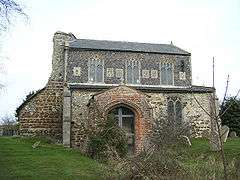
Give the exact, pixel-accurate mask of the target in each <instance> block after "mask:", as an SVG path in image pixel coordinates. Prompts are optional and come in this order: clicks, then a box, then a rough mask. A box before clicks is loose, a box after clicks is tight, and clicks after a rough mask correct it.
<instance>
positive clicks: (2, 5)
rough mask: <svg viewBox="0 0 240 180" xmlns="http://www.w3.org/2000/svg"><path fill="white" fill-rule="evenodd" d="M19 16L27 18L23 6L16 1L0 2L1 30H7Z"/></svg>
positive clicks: (1, 0)
mask: <svg viewBox="0 0 240 180" xmlns="http://www.w3.org/2000/svg"><path fill="white" fill-rule="evenodd" d="M19 15H20V16H23V17H25V18H27V15H26V13H25V12H24V11H23V7H22V5H20V4H19V3H17V2H16V1H14V0H0V30H7V28H8V25H9V24H11V22H12V20H13V18H14V17H16V16H19Z"/></svg>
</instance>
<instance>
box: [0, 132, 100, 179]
mask: <svg viewBox="0 0 240 180" xmlns="http://www.w3.org/2000/svg"><path fill="white" fill-rule="evenodd" d="M36 141H37V139H29V138H17V137H0V179H1V180H2V179H24V180H25V179H45V180H47V179H51V180H54V179H71V180H72V179H102V178H103V174H104V167H103V166H102V165H101V164H99V163H98V162H96V161H94V160H92V159H89V158H87V157H84V156H82V155H81V154H80V153H79V152H78V151H75V150H71V149H67V148H64V147H62V146H61V145H53V144H49V143H47V142H46V141H45V142H44V141H43V140H42V141H41V143H40V146H39V147H38V148H35V149H33V148H32V145H33V144H34V143H35V142H36Z"/></svg>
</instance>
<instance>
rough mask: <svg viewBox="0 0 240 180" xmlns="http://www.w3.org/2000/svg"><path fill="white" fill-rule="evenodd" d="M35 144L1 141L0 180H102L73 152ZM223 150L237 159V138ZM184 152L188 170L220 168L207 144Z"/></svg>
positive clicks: (97, 169) (94, 166) (102, 170)
mask: <svg viewBox="0 0 240 180" xmlns="http://www.w3.org/2000/svg"><path fill="white" fill-rule="evenodd" d="M36 141H38V139H30V138H19V137H0V179H1V180H2V179H3V180H4V179H24V180H25V179H26V180H27V179H45V180H48V179H51V180H54V179H60V180H61V179H71V180H72V179H103V178H104V175H105V174H107V170H106V169H107V168H106V167H105V166H103V165H101V164H99V163H98V162H96V161H94V160H92V159H89V158H87V157H85V156H83V155H81V154H80V153H79V152H78V151H76V150H71V149H68V148H64V147H62V146H61V145H54V144H49V143H47V142H46V140H45V141H44V140H41V143H40V146H39V147H37V148H36V149H33V148H32V145H33V144H34V143H35V142H36ZM224 149H225V153H226V157H227V159H228V160H229V162H230V161H231V160H233V159H234V158H240V138H235V139H228V141H227V142H226V143H225V144H224ZM184 151H185V153H186V154H188V155H187V156H186V159H185V160H184V164H185V165H186V166H187V167H188V168H189V169H194V170H196V171H201V167H202V171H204V173H205V171H206V166H207V170H209V172H207V173H209V174H211V173H214V172H213V168H219V167H220V166H221V162H220V160H216V159H220V156H219V153H214V152H211V151H210V148H209V145H208V142H207V141H206V140H204V139H195V140H193V141H192V147H191V148H186V149H185V150H184ZM209 163H210V164H209ZM211 163H213V164H212V165H211ZM216 164H217V165H216ZM218 165H219V166H218ZM208 167H209V168H208ZM196 173H197V172H196ZM108 174H109V173H108Z"/></svg>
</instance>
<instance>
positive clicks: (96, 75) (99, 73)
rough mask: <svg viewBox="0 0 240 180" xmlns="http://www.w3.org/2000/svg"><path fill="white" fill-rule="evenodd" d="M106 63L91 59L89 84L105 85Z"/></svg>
mask: <svg viewBox="0 0 240 180" xmlns="http://www.w3.org/2000/svg"><path fill="white" fill-rule="evenodd" d="M103 77H104V61H103V60H96V59H90V60H89V61H88V82H92V83H103V82H104V78H103Z"/></svg>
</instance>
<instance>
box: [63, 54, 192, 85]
mask: <svg viewBox="0 0 240 180" xmlns="http://www.w3.org/2000/svg"><path fill="white" fill-rule="evenodd" d="M91 59H99V60H104V83H105V84H121V82H122V81H123V82H126V80H125V78H126V61H127V60H137V61H139V62H140V63H141V66H140V69H141V71H140V84H143V85H160V63H162V62H170V63H172V64H173V66H174V68H173V71H174V85H175V86H188V85H191V82H192V79H191V78H192V72H191V64H190V63H191V62H190V56H183V55H168V54H157V53H139V52H118V51H116V52H112V51H101V50H81V49H69V52H68V59H67V81H68V82H69V83H88V60H91ZM182 62H184V65H183V64H182ZM74 68H79V71H80V72H79V73H78V75H74ZM107 68H109V69H112V70H113V76H112V77H108V76H107ZM119 69H121V70H122V72H123V80H121V78H118V77H116V72H117V70H119ZM152 70H154V71H157V77H156V78H152V77H151V71H152ZM143 71H145V72H146V71H147V72H148V75H149V76H148V77H144V76H143ZM181 71H183V72H185V77H186V79H181V77H180V72H181Z"/></svg>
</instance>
